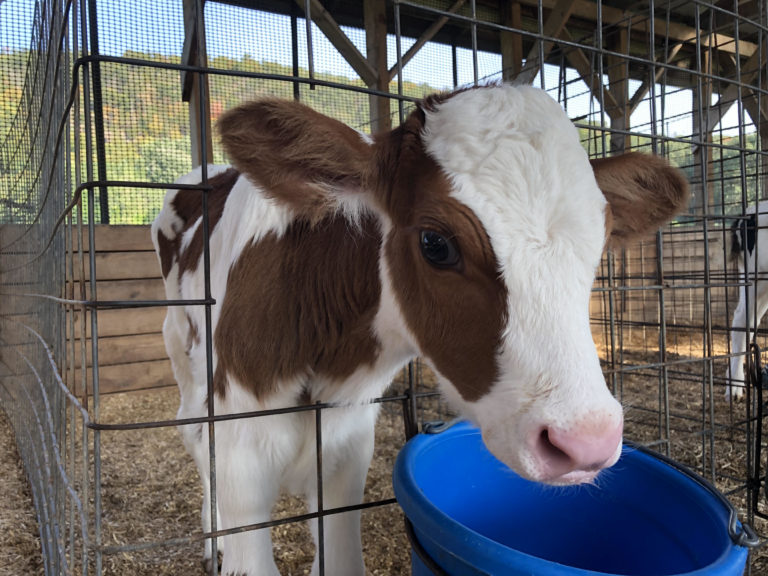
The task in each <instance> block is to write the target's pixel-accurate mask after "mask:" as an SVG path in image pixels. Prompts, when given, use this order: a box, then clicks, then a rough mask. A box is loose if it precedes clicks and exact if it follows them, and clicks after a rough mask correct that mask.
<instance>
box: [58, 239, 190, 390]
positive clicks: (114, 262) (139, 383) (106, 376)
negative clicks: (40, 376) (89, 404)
mask: <svg viewBox="0 0 768 576" xmlns="http://www.w3.org/2000/svg"><path fill="white" fill-rule="evenodd" d="M95 232H96V235H95V240H96V253H95V258H96V278H97V283H96V291H97V297H98V300H99V301H138V300H164V299H165V291H164V289H163V281H162V278H161V275H160V265H159V264H158V261H157V256H156V255H155V252H154V249H153V247H152V241H151V238H150V232H149V226H97V227H96V229H95ZM87 241H88V239H87V238H85V239H84V249H86V250H87V249H88V243H87ZM88 256H89V255H88V253H87V252H86V253H85V254H84V258H83V262H82V266H83V268H82V271H81V269H80V262H79V257H78V256H77V255H75V258H74V264H75V274H74V276H75V277H76V278H77V279H78V281H75V282H73V283H69V282H68V289H70V290H73V293H74V295H75V297H76V298H79V294H81V289H80V282H79V279H80V278H84V279H85V282H84V287H85V294H86V298H89V299H90V297H91V295H90V288H89V282H88V280H89V279H90V273H89V267H88ZM165 310H166V309H165V307H162V306H161V307H151V308H128V309H115V310H100V311H98V313H97V315H96V321H97V324H98V338H97V342H98V360H99V390H100V392H101V393H111V392H122V391H126V390H141V389H146V388H154V387H158V386H169V385H175V380H174V379H173V373H172V371H171V365H170V361H169V360H168V356H167V355H166V352H165V345H164V343H163V337H162V326H163V320H164V319H165ZM85 316H86V317H85V329H86V337H87V340H86V351H87V367H88V368H89V370H88V387H89V390H90V388H91V382H92V375H91V372H92V370H90V368H91V367H92V358H91V356H92V353H91V349H92V344H91V320H90V314H86V315H85ZM82 320H83V314H82V312H76V313H75V346H74V361H75V365H76V367H77V368H78V371H77V374H76V377H75V386H74V389H76V390H78V393H80V392H81V388H82V384H81V381H82V378H81V376H80V372H79V368H80V365H81V352H80V335H81V328H80V323H81V321H82ZM66 333H67V335H68V337H69V335H70V334H71V331H70V329H69V325H68V326H67V332H66ZM67 349H68V350H69V351H71V350H72V347H71V346H70V345H68V346H67ZM70 353H71V352H70Z"/></svg>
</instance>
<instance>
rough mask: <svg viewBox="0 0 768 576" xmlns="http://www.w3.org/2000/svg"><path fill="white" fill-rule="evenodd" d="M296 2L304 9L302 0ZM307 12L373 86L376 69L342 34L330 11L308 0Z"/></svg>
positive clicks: (346, 58)
mask: <svg viewBox="0 0 768 576" xmlns="http://www.w3.org/2000/svg"><path fill="white" fill-rule="evenodd" d="M296 3H297V4H298V5H299V6H301V8H302V9H304V4H305V2H304V0H296ZM309 12H310V14H309V15H310V17H311V18H312V21H313V22H314V23H315V24H317V27H318V28H320V30H321V31H322V33H323V34H325V37H326V38H328V40H330V42H331V44H333V46H334V47H335V48H336V50H338V51H339V54H341V55H342V56H343V57H344V59H345V60H346V61H347V63H348V64H349V65H350V66H351V67H352V69H353V70H354V71H355V72H356V73H357V75H358V76H360V78H361V79H362V81H363V82H365V84H366V86H375V85H376V82H377V80H378V74H377V73H376V70H375V69H374V68H373V66H371V64H370V63H369V62H368V60H367V59H366V58H365V56H363V55H362V54H361V53H360V50H358V49H357V46H355V45H354V44H353V43H352V41H351V40H350V39H349V37H348V36H347V35H346V34H344V31H343V30H342V29H341V27H340V26H339V25H338V24H337V23H336V20H334V19H333V16H331V13H330V12H328V10H326V9H325V7H324V6H323V5H322V4H321V3H320V0H309Z"/></svg>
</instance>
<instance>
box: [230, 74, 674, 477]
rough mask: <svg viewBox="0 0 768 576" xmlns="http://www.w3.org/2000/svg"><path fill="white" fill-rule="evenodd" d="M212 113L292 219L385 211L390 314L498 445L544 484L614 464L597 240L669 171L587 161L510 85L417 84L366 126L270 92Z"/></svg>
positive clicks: (615, 408) (554, 118)
mask: <svg viewBox="0 0 768 576" xmlns="http://www.w3.org/2000/svg"><path fill="white" fill-rule="evenodd" d="M219 129H220V132H221V135H222V142H223V144H224V146H225V148H226V149H227V151H228V153H229V155H230V157H231V158H232V159H233V162H234V164H235V166H236V167H238V168H239V169H240V170H241V171H243V172H244V173H246V174H247V175H249V177H251V179H253V180H254V181H255V182H256V183H257V184H259V185H261V186H263V187H264V188H265V189H266V190H267V191H268V193H270V194H271V195H273V196H274V197H275V198H277V199H279V200H280V201H283V202H286V203H288V204H289V205H290V206H291V207H292V208H293V209H294V210H295V212H296V214H297V216H298V217H301V218H306V219H309V220H319V219H321V218H323V217H325V216H327V215H328V213H329V212H330V211H336V212H344V213H346V214H347V215H348V216H349V217H350V218H354V215H355V214H360V213H361V212H370V213H373V214H375V215H376V216H377V217H378V219H379V222H380V228H381V233H382V239H383V240H382V243H383V244H382V250H381V256H382V261H381V271H382V275H381V278H382V290H383V292H384V293H385V294H390V295H392V299H393V300H394V301H395V302H396V303H397V306H396V309H395V310H393V311H389V312H388V314H387V315H386V316H387V318H388V319H390V320H391V319H392V318H395V319H396V320H397V321H398V322H399V325H400V326H401V328H400V332H401V334H402V336H403V337H404V338H405V339H406V340H407V341H409V342H410V344H411V345H412V346H413V349H414V350H415V351H416V352H418V353H419V354H420V355H422V356H423V357H424V358H425V359H426V361H427V362H428V363H429V364H430V365H431V366H432V368H433V369H434V371H435V372H436V374H437V375H438V378H439V381H440V386H441V390H442V391H443V393H444V394H445V395H446V396H447V398H448V400H449V401H450V402H451V403H452V404H453V405H454V407H456V408H457V409H458V410H459V411H460V412H461V413H462V414H464V415H465V416H467V417H469V418H470V419H472V420H473V421H474V422H475V423H476V424H478V425H479V426H480V428H481V429H482V433H483V438H484V441H485V443H486V445H487V446H488V448H489V449H490V450H491V452H493V453H494V454H495V455H496V456H497V457H498V458H499V459H500V460H502V461H503V462H505V463H506V464H508V465H509V466H510V467H512V468H513V469H514V470H515V471H516V472H518V473H519V474H521V475H522V476H524V477H527V478H530V479H532V480H537V481H542V482H547V483H551V484H572V483H580V482H588V481H591V480H592V479H593V478H594V477H595V475H596V474H597V472H598V471H599V470H600V469H602V468H605V467H608V466H610V465H612V464H613V463H615V461H616V460H617V459H618V456H619V453H620V449H621V438H622V429H623V417H622V410H621V406H620V405H619V403H618V402H617V401H616V400H615V399H614V398H613V397H612V396H611V394H610V393H609V391H608V390H607V388H606V385H605V381H604V378H603V375H602V372H601V370H600V365H599V361H598V357H597V353H596V351H595V347H594V343H593V341H592V336H591V332H590V326H589V296H590V289H591V286H592V283H593V281H594V277H595V270H596V267H597V265H598V262H599V260H600V256H601V254H602V251H603V248H604V246H605V245H606V243H612V244H621V243H623V242H626V241H627V240H632V239H634V238H636V237H638V236H639V235H642V234H645V233H648V232H650V231H652V230H654V229H656V228H657V227H658V226H660V225H661V224H662V223H664V221H666V220H667V219H669V218H670V217H671V216H672V215H673V214H674V213H676V212H677V211H679V210H680V209H682V208H683V207H684V206H685V205H686V203H687V200H688V194H687V184H686V182H685V180H684V179H683V178H682V176H681V174H680V173H679V172H678V171H677V170H676V169H674V168H671V167H670V166H669V165H667V164H666V163H665V162H664V161H663V160H661V159H658V158H655V157H652V156H647V155H641V154H627V155H624V156H619V157H614V158H608V159H603V160H593V161H591V162H590V160H589V159H588V158H587V155H586V153H585V151H584V150H583V148H582V146H581V144H580V142H579V135H578V132H577V130H576V129H575V127H574V126H573V125H572V124H571V122H570V121H569V120H568V118H567V116H566V115H565V113H564V112H563V111H562V109H561V108H560V106H559V105H558V104H557V103H556V102H555V101H553V100H552V99H551V98H550V97H549V96H547V95H546V94H545V93H544V92H542V91H540V90H537V89H534V88H530V87H519V86H518V87H514V86H492V87H483V88H477V89H471V90H466V91H459V92H456V93H452V94H447V95H438V96H434V97H430V98H427V99H426V100H425V101H424V102H422V103H421V104H420V105H419V106H418V107H417V108H416V110H414V111H413V112H412V113H411V115H410V116H409V117H408V118H407V120H406V121H405V122H404V123H403V124H402V125H401V126H400V127H398V128H396V129H394V130H392V131H390V132H388V133H384V134H380V135H377V136H376V137H375V138H374V140H373V141H368V140H367V139H365V138H364V137H362V136H361V135H359V134H358V133H357V132H355V131H354V130H351V129H350V128H348V127H346V126H344V125H342V124H341V123H338V122H336V121H334V120H331V119H329V118H326V117H324V116H322V115H320V114H317V113H316V112H313V111H312V110H310V109H308V108H306V107H303V106H301V105H298V104H295V103H290V102H284V101H277V100H266V101H260V102H254V103H250V104H246V105H243V106H241V107H239V108H237V109H235V110H233V111H230V112H229V113H227V114H225V115H224V116H223V117H222V119H221V120H220V123H219ZM386 301H387V299H386V298H383V299H382V302H383V303H384V302H386ZM398 322H396V324H397V323H398Z"/></svg>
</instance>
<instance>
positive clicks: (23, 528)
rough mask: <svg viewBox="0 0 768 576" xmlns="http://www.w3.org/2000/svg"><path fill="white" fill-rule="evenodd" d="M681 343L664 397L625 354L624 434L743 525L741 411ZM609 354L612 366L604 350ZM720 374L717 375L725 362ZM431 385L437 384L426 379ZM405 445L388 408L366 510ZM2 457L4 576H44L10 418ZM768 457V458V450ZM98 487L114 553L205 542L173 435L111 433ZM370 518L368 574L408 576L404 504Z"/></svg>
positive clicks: (184, 552) (113, 417) (288, 502)
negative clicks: (721, 498) (717, 494)
mask: <svg viewBox="0 0 768 576" xmlns="http://www.w3.org/2000/svg"><path fill="white" fill-rule="evenodd" d="M643 342H648V339H647V338H646V339H644V340H643ZM684 344H685V341H684V340H683V345H681V344H680V343H677V344H674V345H673V343H672V342H670V345H669V347H668V348H669V350H670V351H669V352H668V353H667V356H666V361H667V363H668V366H667V369H666V378H667V381H668V384H669V395H668V396H665V395H663V394H660V390H662V389H663V387H662V386H661V382H662V376H663V372H662V371H661V370H660V368H659V367H658V366H655V364H654V363H655V361H656V360H657V359H658V350H654V349H653V346H647V345H644V347H637V348H635V349H634V350H632V351H627V350H629V347H628V348H627V350H625V351H624V352H623V353H622V355H621V365H622V368H621V370H620V371H619V372H618V373H617V374H616V379H615V380H616V386H617V387H618V390H619V395H620V397H621V398H622V402H623V403H624V405H625V406H626V409H627V425H626V428H627V434H626V436H627V437H628V438H630V439H633V440H637V441H641V442H651V443H653V442H656V441H658V440H659V439H662V440H665V442H662V443H661V444H658V445H657V446H655V447H656V449H658V450H660V451H662V452H664V451H665V450H666V449H667V446H669V454H670V455H671V456H672V457H673V458H675V459H677V460H679V461H681V462H683V463H685V464H687V465H689V466H691V467H693V468H694V469H696V470H697V471H699V472H700V473H702V474H704V475H705V476H709V475H710V474H714V477H715V478H716V479H717V485H718V487H719V488H720V489H721V490H723V491H725V492H727V493H728V494H729V497H730V499H731V501H732V502H734V503H735V504H736V506H737V507H739V508H740V511H741V517H742V518H746V517H747V514H746V510H745V506H746V489H745V485H746V483H745V480H744V476H745V470H746V466H747V463H746V453H747V449H746V440H745V438H746V433H745V424H744V422H743V421H744V416H745V414H746V409H745V406H744V404H743V403H742V404H739V405H735V406H731V405H729V404H728V403H727V402H725V400H724V394H723V389H722V383H721V382H717V381H716V384H715V387H714V389H713V390H710V389H709V388H708V386H702V385H701V384H700V382H701V381H702V380H703V378H702V370H704V369H705V365H707V363H705V362H702V361H701V359H700V358H698V357H697V356H696V355H695V354H691V353H690V347H689V348H688V349H685V350H684V348H685V346H684ZM675 350H676V351H675ZM602 352H603V353H604V357H605V358H607V357H608V356H607V355H606V354H605V352H606V351H605V350H603V351H602ZM681 352H685V353H681ZM714 368H715V372H716V373H719V372H721V371H722V370H723V369H724V364H723V363H719V364H717V366H715V367H714ZM426 380H427V383H428V384H429V381H430V378H429V375H428V374H427V376H426ZM667 404H668V405H669V408H668V409H667V408H666V405H667ZM177 405H178V393H177V391H176V389H175V388H166V389H161V390H155V391H148V392H142V393H130V394H120V395H114V396H107V397H104V398H103V400H102V407H101V409H102V419H103V420H104V421H111V422H137V421H153V420H165V419H172V418H173V417H174V415H175V413H176V409H177ZM702 406H703V407H704V409H702ZM663 413H668V414H669V418H668V420H667V419H664V418H661V419H660V417H659V414H663ZM0 414H2V413H1V412H0ZM423 416H424V418H425V419H427V420H429V419H434V418H439V417H445V416H446V415H445V413H444V412H443V411H442V408H440V406H439V405H438V404H437V403H435V402H433V401H430V404H429V405H428V407H427V411H426V414H424V415H423ZM667 427H668V430H669V431H668V432H667ZM403 441H404V431H403V423H402V413H401V405H400V404H387V405H385V406H384V407H383V409H382V415H381V418H380V421H379V426H378V428H377V443H376V446H377V448H376V453H375V456H374V461H373V464H372V467H371V470H370V473H369V476H368V482H367V487H366V501H377V500H382V499H387V498H391V497H392V496H393V494H392V488H391V471H392V466H393V464H394V459H395V457H396V455H397V451H398V450H399V448H400V446H401V445H402V443H403ZM0 453H1V454H2V457H3V462H5V467H4V472H3V474H2V475H0V502H1V503H2V504H0V528H2V530H3V534H4V536H5V546H3V547H0V576H4V575H9V576H11V575H14V576H16V575H22V574H23V575H27V574H28V575H30V576H36V575H38V574H42V573H43V569H42V564H41V561H40V547H39V542H38V539H37V536H36V522H35V516H34V512H33V509H32V507H31V498H30V495H29V491H28V489H27V486H26V483H25V481H24V476H23V471H22V470H21V467H20V464H19V460H18V456H17V455H16V453H15V449H14V445H13V441H12V434H11V429H10V427H9V425H8V422H7V419H6V418H5V417H4V415H3V417H1V418H0ZM764 454H768V450H766V451H765V452H764ZM763 461H764V462H765V459H764V460H763ZM102 479H103V493H104V497H103V501H104V515H103V522H104V528H103V530H104V535H105V538H106V541H107V542H109V543H110V544H113V545H116V546H120V545H125V544H141V543H151V542H157V541H167V540H172V539H175V538H184V537H186V536H189V535H198V536H199V535H200V534H201V529H200V523H199V517H200V506H201V494H200V488H199V482H198V479H197V472H196V470H195V468H194V465H193V463H192V460H191V458H190V457H189V456H187V454H186V452H185V451H184V450H183V448H182V444H181V441H180V438H179V434H178V432H177V431H176V429H175V428H172V427H171V428H160V429H150V430H143V431H128V432H126V431H122V432H105V433H104V434H103V439H102ZM760 498H761V500H762V503H761V504H760V507H759V510H760V511H761V512H768V506H766V504H765V496H764V493H762V492H761V494H760ZM305 511H306V509H305V507H304V505H303V503H301V502H300V501H299V500H298V499H295V498H288V497H286V498H284V499H283V500H281V502H280V503H279V506H278V508H277V509H276V511H275V517H276V518H281V517H287V516H291V515H295V514H301V513H304V512H305ZM362 518H363V528H362V530H363V534H362V538H363V545H364V553H365V560H366V565H367V567H368V573H369V575H371V576H374V575H407V574H409V573H410V568H409V566H410V557H409V547H408V543H407V539H406V537H405V535H404V530H403V517H402V514H401V512H400V510H399V508H398V507H397V506H396V505H386V506H382V507H376V508H371V509H368V510H365V511H364V512H363V514H362ZM754 524H755V528H756V529H757V530H758V532H759V533H760V534H761V535H763V536H768V523H766V522H765V521H763V520H761V519H760V518H756V519H755V521H754ZM272 535H273V539H274V542H275V557H276V560H277V563H278V566H279V568H280V569H281V571H282V573H283V574H284V575H286V576H287V575H294V576H295V575H303V574H308V573H309V568H310V566H311V562H312V557H313V554H314V550H313V545H312V542H311V537H310V534H309V530H308V529H307V528H306V526H305V525H304V524H287V525H283V526H279V527H276V528H273V529H272ZM201 556H202V544H201V543H200V542H199V541H198V542H192V543H185V544H182V545H174V546H164V547H162V548H157V547H151V548H149V549H147V550H143V551H135V552H130V553H128V552H123V553H119V554H111V555H106V556H105V557H104V573H105V574H109V575H114V576H133V575H139V574H153V575H156V576H166V575H168V576H170V575H183V576H187V575H190V576H195V575H199V576H202V575H203V570H202V568H201V565H200V559H201ZM751 567H752V572H751V573H752V574H754V575H760V576H763V575H768V549H766V548H762V549H760V550H759V551H757V552H756V553H755V554H754V557H753V558H752V560H751Z"/></svg>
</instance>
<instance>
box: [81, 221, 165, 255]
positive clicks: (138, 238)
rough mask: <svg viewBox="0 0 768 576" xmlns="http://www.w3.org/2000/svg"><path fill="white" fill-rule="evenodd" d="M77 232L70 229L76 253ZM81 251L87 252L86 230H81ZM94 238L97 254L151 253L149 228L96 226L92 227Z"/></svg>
mask: <svg viewBox="0 0 768 576" xmlns="http://www.w3.org/2000/svg"><path fill="white" fill-rule="evenodd" d="M77 232H78V231H77V230H76V229H74V228H73V229H72V236H73V238H74V239H73V243H72V245H73V247H74V250H75V253H77V252H76V251H77V242H76V236H77ZM82 233H83V236H82V243H83V251H84V252H88V248H89V246H90V244H89V242H88V228H87V227H83V229H82ZM93 233H94V238H95V240H96V251H97V252H129V251H153V250H154V246H152V235H151V232H150V227H149V226H146V225H137V226H109V225H103V224H97V225H95V226H94V230H93Z"/></svg>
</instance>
